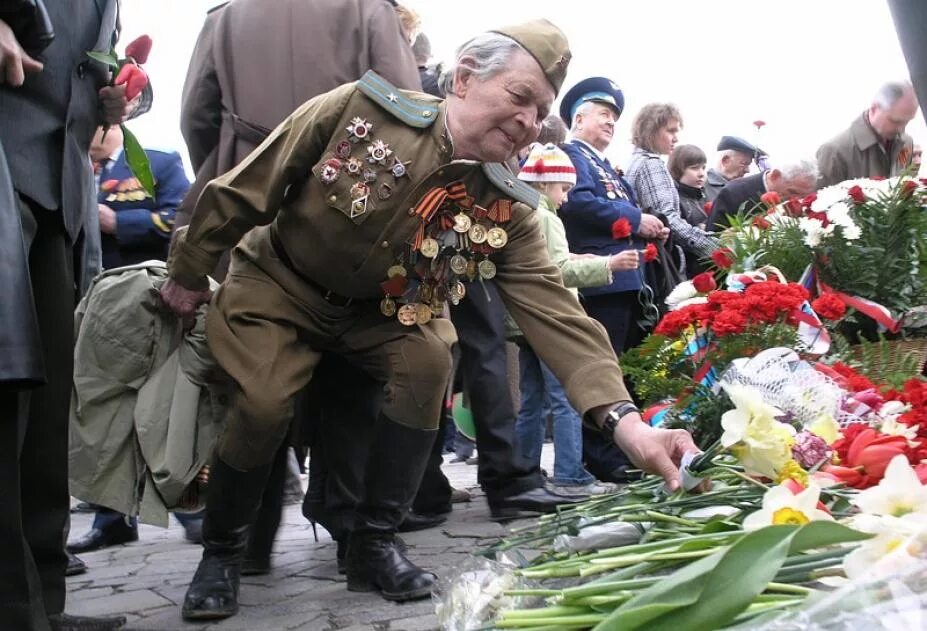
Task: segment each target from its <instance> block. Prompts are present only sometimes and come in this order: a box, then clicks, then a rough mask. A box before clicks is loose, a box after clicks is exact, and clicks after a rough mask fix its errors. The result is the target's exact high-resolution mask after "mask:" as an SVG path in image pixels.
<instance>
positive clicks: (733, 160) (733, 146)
mask: <svg viewBox="0 0 927 631" xmlns="http://www.w3.org/2000/svg"><path fill="white" fill-rule="evenodd" d="M718 152H719V153H718V165H717V167H715V168H713V169H708V178H707V180H706V181H705V196H706V197H707V198H708V201H710V202H714V201H715V198H717V197H718V194H719V193H720V192H721V189H722V188H724V187H725V186H726V185H727V183H728V182H730V181H732V180H736V179H739V178H742V177H743V176H745V175H746V174H747V173H748V172H749V171H750V163H752V162H753V161H754V160H755V159H756V158H758V157H760V156H763V155H766V154H765V152H763V151H762V150H760V149H757V148H756V147H755V146H754V145H752V144H750V143H749V142H747V141H746V140H744V139H743V138H739V137H737V136H721V140H720V141H719V142H718Z"/></svg>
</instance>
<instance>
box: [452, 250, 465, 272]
mask: <svg viewBox="0 0 927 631" xmlns="http://www.w3.org/2000/svg"><path fill="white" fill-rule="evenodd" d="M450 265H451V271H452V272H454V273H455V274H466V273H467V259H466V258H464V257H463V256H461V255H460V254H455V255H454V256H452V257H451V262H450Z"/></svg>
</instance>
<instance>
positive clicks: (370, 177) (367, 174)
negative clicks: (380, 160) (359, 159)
mask: <svg viewBox="0 0 927 631" xmlns="http://www.w3.org/2000/svg"><path fill="white" fill-rule="evenodd" d="M376 179H377V172H376V171H374V170H373V169H364V181H365V182H367V183H370V182H373V181H375V180H376Z"/></svg>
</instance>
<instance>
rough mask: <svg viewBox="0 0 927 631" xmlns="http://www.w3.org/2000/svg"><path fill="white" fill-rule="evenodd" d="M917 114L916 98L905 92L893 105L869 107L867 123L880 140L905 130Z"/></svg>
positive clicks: (890, 137)
mask: <svg viewBox="0 0 927 631" xmlns="http://www.w3.org/2000/svg"><path fill="white" fill-rule="evenodd" d="M916 115H917V100H916V99H915V98H914V94H913V93H911V92H906V93H905V94H904V95H903V96H902V97H901V98H900V99H898V100H897V101H896V102H895V104H894V105H892V106H891V107H890V108H888V109H884V110H883V109H882V108H881V107H879V106H878V105H873V106H872V107H870V108H869V124H870V125H872V128H873V129H874V130H875V132H876V134H878V135H879V137H880V138H882V140H891V139H892V138H894V137H895V136H897V135H898V134H900V133H901V132H903V131H904V130H905V127H907V126H908V123H910V122H911V120H912V119H913V118H914V117H915V116H916Z"/></svg>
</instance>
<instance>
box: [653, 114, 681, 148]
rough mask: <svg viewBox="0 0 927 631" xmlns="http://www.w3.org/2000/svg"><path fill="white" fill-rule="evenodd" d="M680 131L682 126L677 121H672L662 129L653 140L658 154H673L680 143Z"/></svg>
mask: <svg viewBox="0 0 927 631" xmlns="http://www.w3.org/2000/svg"><path fill="white" fill-rule="evenodd" d="M679 129H680V125H679V121H677V120H671V121H670V122H668V123H667V124H666V125H664V126H663V127H661V128H660V130H659V131H658V132H657V135H656V137H655V138H654V139H653V146H654V149H656V152H657V153H662V154H665V155H669V154H671V153H672V152H673V148H674V147H675V146H676V143H677V142H679Z"/></svg>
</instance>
